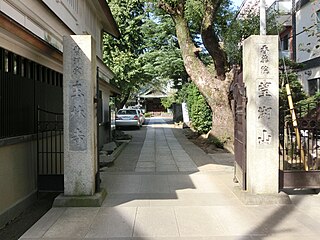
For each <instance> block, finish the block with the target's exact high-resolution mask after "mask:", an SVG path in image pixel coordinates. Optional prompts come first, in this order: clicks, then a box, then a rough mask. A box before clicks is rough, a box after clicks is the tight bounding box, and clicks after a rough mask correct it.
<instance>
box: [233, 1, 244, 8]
mask: <svg viewBox="0 0 320 240" xmlns="http://www.w3.org/2000/svg"><path fill="white" fill-rule="evenodd" d="M232 2H233V5H234V6H235V7H239V6H240V5H241V3H242V2H243V0H232Z"/></svg>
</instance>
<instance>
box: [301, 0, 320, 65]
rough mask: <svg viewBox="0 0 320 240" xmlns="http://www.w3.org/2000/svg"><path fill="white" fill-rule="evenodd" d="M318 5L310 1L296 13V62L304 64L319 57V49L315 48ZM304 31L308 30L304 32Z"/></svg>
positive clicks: (319, 38) (316, 2) (319, 37)
mask: <svg viewBox="0 0 320 240" xmlns="http://www.w3.org/2000/svg"><path fill="white" fill-rule="evenodd" d="M318 10H320V3H319V2H318V1H312V2H309V3H308V4H306V5H304V6H303V7H302V8H301V9H300V10H299V11H297V13H296V21H297V26H296V27H297V29H296V32H297V46H296V47H297V48H296V51H297V62H304V61H307V60H310V59H313V58H316V57H319V56H320V48H316V45H318V44H319V42H318V40H320V36H319V33H318V34H317V15H316V12H317V11H318ZM304 29H308V30H307V31H305V30H304Z"/></svg>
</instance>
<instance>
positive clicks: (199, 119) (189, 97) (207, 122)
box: [177, 83, 212, 134]
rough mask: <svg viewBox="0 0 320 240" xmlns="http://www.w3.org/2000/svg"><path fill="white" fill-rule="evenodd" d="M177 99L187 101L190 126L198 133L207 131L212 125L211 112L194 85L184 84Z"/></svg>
mask: <svg viewBox="0 0 320 240" xmlns="http://www.w3.org/2000/svg"><path fill="white" fill-rule="evenodd" d="M177 99H178V101H181V102H183V101H186V102H187V106H188V111H189V117H190V120H191V122H192V127H193V128H194V129H195V130H196V131H197V132H199V133H200V134H203V133H207V132H209V131H210V129H211V126H212V112H211V109H210V107H209V105H208V104H207V102H206V100H205V98H204V97H203V96H202V94H201V93H200V92H199V90H198V88H197V87H196V85H195V84H194V83H188V84H186V85H185V86H184V87H183V88H182V90H181V91H180V92H179V96H178V98H177Z"/></svg>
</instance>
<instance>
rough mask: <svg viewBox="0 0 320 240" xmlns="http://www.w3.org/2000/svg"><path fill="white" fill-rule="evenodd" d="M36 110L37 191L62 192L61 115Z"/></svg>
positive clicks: (39, 109)
mask: <svg viewBox="0 0 320 240" xmlns="http://www.w3.org/2000/svg"><path fill="white" fill-rule="evenodd" d="M37 110H38V111H37V112H38V118H37V119H38V121H37V166H38V167H37V171H38V191H63V172H64V163H63V146H64V145H63V114H62V113H54V112H50V111H47V110H44V109H41V108H38V109H37ZM43 119H44V120H43Z"/></svg>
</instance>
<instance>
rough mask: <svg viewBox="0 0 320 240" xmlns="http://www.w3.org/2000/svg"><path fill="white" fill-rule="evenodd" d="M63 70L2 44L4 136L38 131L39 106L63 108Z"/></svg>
mask: <svg viewBox="0 0 320 240" xmlns="http://www.w3.org/2000/svg"><path fill="white" fill-rule="evenodd" d="M62 96H63V95H62V74H61V73H59V72H56V71H54V70H52V69H50V68H47V67H45V66H42V65H41V64H38V63H36V62H33V61H31V60H29V59H26V58H23V57H21V56H19V55H17V54H14V53H13V52H10V51H7V50H5V49H3V48H0V139H3V138H9V137H15V136H21V135H28V134H34V133H36V131H37V130H36V129H37V126H36V121H37V106H38V105H39V106H41V108H44V109H52V111H57V112H62V108H63V105H62Z"/></svg>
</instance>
